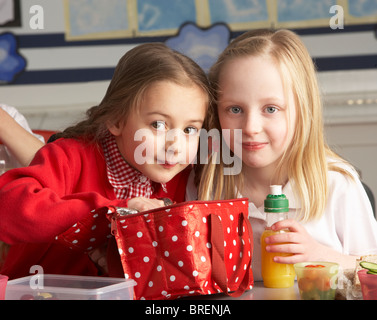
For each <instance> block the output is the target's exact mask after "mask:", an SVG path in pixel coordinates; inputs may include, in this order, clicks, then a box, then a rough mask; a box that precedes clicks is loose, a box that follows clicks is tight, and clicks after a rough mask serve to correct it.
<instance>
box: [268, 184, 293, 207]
mask: <svg viewBox="0 0 377 320" xmlns="http://www.w3.org/2000/svg"><path fill="white" fill-rule="evenodd" d="M270 190H271V191H270V192H271V193H270V194H269V195H268V196H267V198H266V200H264V211H265V212H276V213H279V212H288V211H289V201H288V199H287V197H286V196H285V194H283V193H282V186H278V185H274V186H271V187H270Z"/></svg>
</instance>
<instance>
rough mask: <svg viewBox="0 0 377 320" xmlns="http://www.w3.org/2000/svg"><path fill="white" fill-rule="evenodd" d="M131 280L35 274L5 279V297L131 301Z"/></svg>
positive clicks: (132, 294)
mask: <svg viewBox="0 0 377 320" xmlns="http://www.w3.org/2000/svg"><path fill="white" fill-rule="evenodd" d="M135 285H136V282H135V281H134V280H126V279H123V278H106V277H83V276H67V275H51V274H41V275H39V274H36V275H32V276H28V277H24V278H20V279H15V280H11V281H8V286H7V290H6V295H5V299H6V300H133V298H134V286H135Z"/></svg>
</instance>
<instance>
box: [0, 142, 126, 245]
mask: <svg viewBox="0 0 377 320" xmlns="http://www.w3.org/2000/svg"><path fill="white" fill-rule="evenodd" d="M0 203H1V206H0V221H1V223H0V240H2V241H4V242H6V243H8V244H14V243H19V242H34V243H35V242H47V241H51V240H53V239H54V237H55V236H56V235H58V234H60V233H62V232H64V231H65V230H67V229H68V228H69V227H71V226H72V225H73V224H74V223H76V222H77V221H79V220H81V219H83V218H85V217H86V216H87V215H88V214H89V213H90V211H92V210H94V209H97V208H100V207H103V206H108V205H114V206H122V205H124V201H122V200H116V199H115V195H114V191H113V190H112V188H111V187H110V184H109V183H108V180H107V176H106V165H105V161H104V158H103V155H102V152H101V151H100V148H99V147H98V146H97V145H85V144H84V143H82V142H80V141H76V140H73V139H61V140H59V141H56V142H54V143H51V144H47V145H46V146H45V147H43V148H42V149H41V150H40V151H39V152H38V153H37V155H36V157H35V159H34V160H33V161H32V163H31V165H30V166H29V167H26V168H19V169H14V170H11V171H9V172H7V173H5V174H4V175H2V176H1V177H0Z"/></svg>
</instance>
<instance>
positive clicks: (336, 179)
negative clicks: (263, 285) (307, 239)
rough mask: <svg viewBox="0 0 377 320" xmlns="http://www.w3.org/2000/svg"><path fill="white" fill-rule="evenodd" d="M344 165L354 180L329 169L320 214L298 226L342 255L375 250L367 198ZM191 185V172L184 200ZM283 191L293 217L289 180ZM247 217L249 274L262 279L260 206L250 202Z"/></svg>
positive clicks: (376, 233)
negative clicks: (324, 203) (326, 194)
mask: <svg viewBox="0 0 377 320" xmlns="http://www.w3.org/2000/svg"><path fill="white" fill-rule="evenodd" d="M344 168H347V170H348V171H350V172H351V173H352V175H353V176H354V177H355V180H354V181H352V180H351V179H350V178H347V177H345V176H344V175H343V174H341V173H338V172H335V171H330V172H329V177H328V180H329V182H328V183H329V197H328V203H327V206H326V209H325V212H324V214H323V215H322V217H321V218H320V219H319V220H316V221H309V222H306V223H302V226H304V227H305V229H306V230H307V232H308V233H309V234H310V235H311V236H312V237H313V238H314V239H315V240H316V241H318V242H319V243H321V244H323V245H326V246H328V247H330V248H332V249H334V250H336V251H338V252H341V253H343V254H345V255H367V254H377V221H376V219H375V218H374V215H373V210H372V206H371V204H370V201H369V198H368V196H367V194H366V192H365V190H364V187H363V185H362V184H361V182H360V180H359V178H358V177H357V175H356V173H355V172H354V171H353V170H352V171H351V169H350V168H349V167H344ZM193 188H195V186H194V184H193V176H192V177H190V179H189V182H188V185H187V190H186V196H187V197H189V198H188V199H187V200H190V199H191V200H193V199H196V198H197V197H196V196H195V198H193V196H194V194H195V192H196V190H195V189H193ZM283 193H284V194H285V195H286V196H287V198H288V200H289V218H295V216H296V212H297V209H299V208H300V207H301V204H300V201H298V200H297V199H295V197H294V194H293V190H292V187H291V184H290V183H289V182H288V183H287V184H286V185H285V186H284V188H283ZM241 197H242V196H241ZM249 220H250V223H251V226H252V229H253V237H254V253H253V261H252V268H253V275H254V280H255V281H259V280H262V277H261V262H260V261H261V246H260V237H261V235H262V233H263V231H264V228H265V225H266V214H265V213H264V208H263V206H262V207H259V208H257V207H256V206H255V205H254V204H253V203H252V202H250V203H249Z"/></svg>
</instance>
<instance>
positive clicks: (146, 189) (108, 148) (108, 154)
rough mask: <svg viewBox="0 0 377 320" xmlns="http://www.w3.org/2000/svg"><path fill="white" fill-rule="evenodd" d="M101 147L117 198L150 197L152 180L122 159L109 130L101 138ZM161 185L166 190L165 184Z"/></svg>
mask: <svg viewBox="0 0 377 320" xmlns="http://www.w3.org/2000/svg"><path fill="white" fill-rule="evenodd" d="M102 148H103V152H104V155H105V159H106V166H107V177H108V179H109V182H110V184H111V185H112V186H113V188H114V192H115V195H116V197H117V199H126V198H134V197H146V198H150V196H151V195H152V193H153V186H152V183H153V182H152V181H151V180H150V179H149V178H148V177H146V176H145V175H143V174H142V173H141V172H140V171H138V170H136V169H134V168H133V167H131V166H130V165H129V164H128V163H127V162H126V161H125V160H124V158H123V156H122V154H121V153H120V151H119V148H118V146H117V144H116V141H115V137H114V136H113V135H112V134H111V133H110V132H109V133H108V134H107V135H106V137H105V138H104V139H103V140H102ZM161 186H162V189H163V190H164V191H165V192H166V186H165V184H161Z"/></svg>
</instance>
